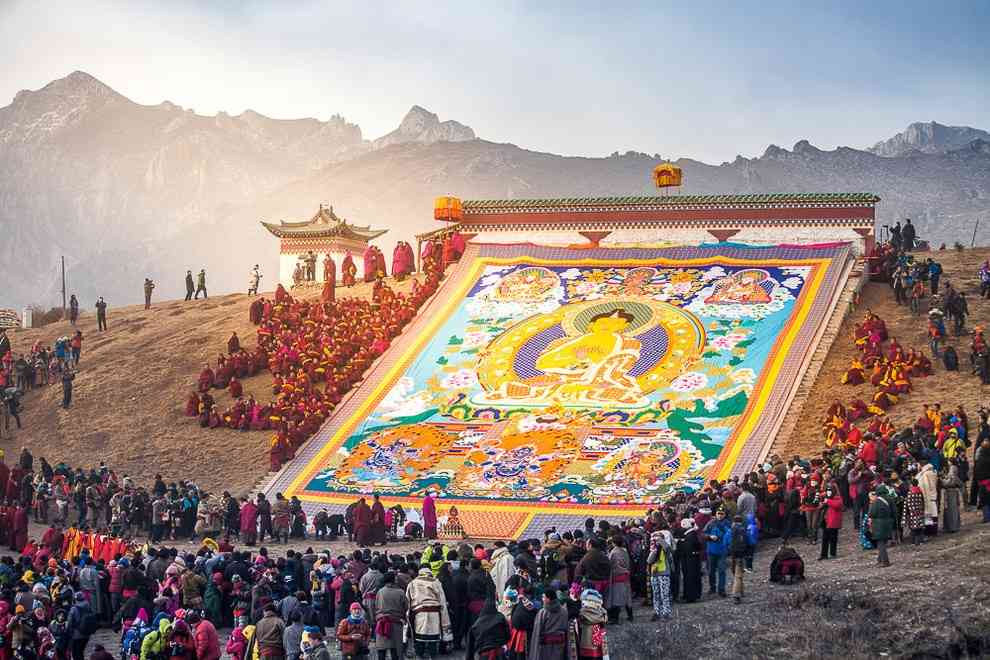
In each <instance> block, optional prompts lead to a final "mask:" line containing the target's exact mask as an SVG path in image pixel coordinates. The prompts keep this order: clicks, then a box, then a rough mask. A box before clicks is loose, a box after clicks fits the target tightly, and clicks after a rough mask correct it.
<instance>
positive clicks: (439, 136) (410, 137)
mask: <svg viewBox="0 0 990 660" xmlns="http://www.w3.org/2000/svg"><path fill="white" fill-rule="evenodd" d="M474 138H475V135H474V131H473V130H471V127H470V126H465V125H464V124H461V123H460V122H456V121H454V120H452V119H450V120H447V121H444V122H441V121H440V118H439V117H437V116H436V115H435V114H433V113H432V112H430V111H429V110H427V109H426V108H421V107H419V106H418V105H414V106H413V107H412V109H411V110H409V112H408V114H406V116H405V118H404V119H403V120H402V123H401V124H399V127H398V128H397V129H395V130H394V131H392V132H391V133H389V134H388V135H383V136H382V137H380V138H378V139H377V140H375V141H374V142H372V143H371V144H372V146H373V148H375V149H383V148H384V147H390V146H392V145H393V144H406V143H407V142H425V143H427V144H432V143H434V142H464V141H466V140H473V139H474Z"/></svg>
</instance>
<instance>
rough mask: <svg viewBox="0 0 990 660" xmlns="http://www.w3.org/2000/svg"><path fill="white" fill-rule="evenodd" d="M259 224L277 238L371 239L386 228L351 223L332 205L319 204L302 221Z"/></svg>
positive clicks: (382, 232) (384, 231)
mask: <svg viewBox="0 0 990 660" xmlns="http://www.w3.org/2000/svg"><path fill="white" fill-rule="evenodd" d="M261 225H262V226H263V227H264V228H265V229H267V230H268V231H270V232H271V233H272V234H274V235H275V236H278V237H279V238H323V237H331V236H339V237H341V238H351V239H355V240H359V241H365V242H367V241H371V240H373V239H376V238H378V237H379V236H381V235H382V234H385V233H386V232H387V231H388V230H387V229H372V228H371V226H370V225H365V226H363V227H362V226H358V225H352V224H351V223H349V222H347V220H345V219H343V218H340V217H338V216H337V214H336V213H334V212H333V207H332V206H320V210H319V211H317V212H316V214H315V215H314V216H313V217H312V218H310V219H309V220H304V221H302V222H286V221H285V220H281V221H279V223H278V224H274V223H271V222H264V221H262V223H261Z"/></svg>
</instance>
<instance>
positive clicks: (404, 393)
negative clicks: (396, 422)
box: [375, 376, 430, 420]
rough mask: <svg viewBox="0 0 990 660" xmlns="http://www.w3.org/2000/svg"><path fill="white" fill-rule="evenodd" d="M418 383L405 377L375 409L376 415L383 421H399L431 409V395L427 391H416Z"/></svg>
mask: <svg viewBox="0 0 990 660" xmlns="http://www.w3.org/2000/svg"><path fill="white" fill-rule="evenodd" d="M415 387H416V383H415V382H414V381H413V379H412V378H409V377H408V376H403V377H402V378H400V379H399V380H398V382H396V384H395V386H393V387H392V389H391V390H389V392H388V394H386V395H385V398H384V399H382V402H381V403H379V404H378V407H377V408H376V409H375V414H376V415H377V416H379V417H381V418H382V419H387V420H390V419H397V418H400V417H413V416H415V415H418V414H420V413H422V412H424V411H425V410H426V409H427V408H429V407H430V393H429V392H428V391H427V390H420V391H418V392H417V391H415Z"/></svg>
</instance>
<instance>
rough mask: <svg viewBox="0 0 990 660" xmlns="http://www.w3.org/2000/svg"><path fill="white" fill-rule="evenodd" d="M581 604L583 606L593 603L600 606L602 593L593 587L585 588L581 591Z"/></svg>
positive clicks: (592, 604)
mask: <svg viewBox="0 0 990 660" xmlns="http://www.w3.org/2000/svg"><path fill="white" fill-rule="evenodd" d="M581 605H583V606H585V607H587V606H594V605H597V606H599V607H601V605H602V595H601V594H600V593H598V592H597V591H595V590H594V589H585V590H584V591H582V592H581Z"/></svg>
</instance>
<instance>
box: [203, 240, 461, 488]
mask: <svg viewBox="0 0 990 660" xmlns="http://www.w3.org/2000/svg"><path fill="white" fill-rule="evenodd" d="M455 236H456V235H455ZM458 245H459V247H457V246H458ZM376 250H377V248H374V249H371V248H369V253H368V254H366V261H367V260H368V259H372V260H373V262H374V264H377V265H376V266H375V267H376V268H381V269H384V257H383V256H382V253H381V251H380V250H377V251H376ZM410 250H411V246H409V245H408V244H407V243H405V244H402V245H400V246H397V247H396V250H395V255H394V259H393V275H394V274H395V272H396V270H395V266H396V265H398V266H400V269H399V273H400V276H399V278H400V279H403V278H404V277H405V276H406V275H407V274H408V273H407V272H406V270H405V269H406V268H409V269H411V268H412V257H411V254H410ZM462 251H463V242H461V243H457V242H456V241H455V240H454V237H453V236H452V237H450V238H448V239H447V240H446V241H443V242H440V241H437V242H429V243H427V244H426V246H425V247H424V250H423V253H422V259H423V275H424V282H423V283H422V284H420V282H419V280H418V279H415V278H414V279H413V283H412V291H411V292H410V293H408V294H405V293H396V292H395V291H393V290H392V288H391V287H390V286H389V285H388V284H387V283H386V281H385V279H384V272H383V271H382V270H379V271H378V272H377V275H376V276H375V277H374V278H373V279H372V281H374V282H375V285H374V288H373V293H372V298H371V300H367V299H363V298H353V297H345V298H340V299H337V297H336V295H335V294H334V293H333V287H334V282H335V278H336V276H335V266H334V263H333V260H332V259H330V258H329V257H327V260H325V262H324V267H325V268H324V270H325V278H326V285H327V286H328V287H330V291H331V293H330V294H326V292H325V293H324V295H323V296H321V298H320V299H318V300H303V299H297V298H294V297H293V296H292V295H291V294H290V293H289V292H288V291H287V290H286V289H285V288H284V287H283V286H282V285H281V284H279V285H278V286H277V288H276V290H275V295H274V298H273V299H267V298H265V297H259V298H258V299H256V300H255V301H253V302H252V304H251V307H250V309H249V318H250V320H251V322H252V323H254V324H255V325H257V326H258V331H257V338H258V341H257V345H256V347H255V348H254V349H251V350H248V349H247V348H245V347H243V346H242V345H241V342H240V338H239V337H237V335H236V333H235V334H234V335H232V336H231V338H230V339H229V340H228V342H227V347H226V348H227V352H226V354H221V355H220V356H219V357H218V359H217V362H216V365H215V367H214V366H211V365H205V366H204V368H203V370H202V371H201V372H200V375H199V379H198V381H197V387H196V390H195V391H193V392H191V393H190V395H189V398H188V400H187V402H186V409H185V410H186V414H187V415H188V416H190V417H195V418H197V419H198V421H199V424H200V426H202V427H204V428H206V427H209V428H231V429H239V430H243V431H248V430H261V431H272V432H273V436H272V440H271V443H270V451H269V456H270V464H271V469H272V470H273V471H277V470H278V469H280V468H281V466H282V465H283V464H284V463H285V462H287V461H289V460H292V458H294V456H295V452H296V450H297V449H298V448H299V447H300V446H301V445H302V444H303V443H304V442H305V441H306V440H307V439H308V438H309V437H310V436H312V435H313V434H314V433H315V432H316V431H317V430H318V429H319V428H320V426H321V425H322V424H323V422H324V421H325V420H326V419H327V417H328V416H329V415H330V413H331V412H332V411H333V409H334V408H335V406H336V405H337V404H339V403H340V401H341V399H342V398H343V396H344V395H345V394H347V392H349V391H350V390H351V389H352V388H353V387H354V386H355V385H356V384H357V383H359V382H360V381H361V379H362V378H363V376H364V373H365V371H367V370H368V368H369V367H370V366H371V365H372V363H373V362H374V361H375V360H376V359H377V358H378V357H379V356H381V355H382V354H383V353H384V352H385V351H386V350H388V348H389V346H390V345H391V342H392V341H393V340H394V339H395V338H396V337H398V336H399V334H400V333H401V332H402V330H403V328H405V326H406V325H408V324H409V322H410V321H412V320H413V318H414V317H415V316H416V313H417V312H418V311H419V309H420V307H421V306H422V305H423V304H424V303H425V302H426V301H427V300H428V299H429V298H430V297H431V296H432V295H433V294H434V293H435V292H436V290H437V287H438V286H439V284H440V279H441V277H442V276H443V272H444V268H445V267H446V266H448V265H449V264H450V263H452V262H453V261H454V260H456V259H457V258H459V257H460V254H461V253H462ZM345 266H346V264H345ZM365 272H366V273H367V272H368V270H367V264H366V270H365ZM344 276H345V282H346V277H347V270H346V269H345V273H344ZM266 368H267V369H268V370H269V371H270V372H271V374H272V398H271V399H270V400H269V401H268V402H261V401H258V400H257V399H256V398H255V397H254V396H251V395H249V396H247V397H245V396H244V392H243V387H242V385H241V380H242V379H244V378H247V377H250V376H253V375H255V374H256V373H257V372H258V371H260V370H262V369H266ZM216 389H226V390H227V391H228V392H229V394H230V396H231V398H232V399H233V401H234V403H233V404H232V405H231V406H230V407H229V408H227V409H226V410H223V411H221V410H220V409H219V408H218V406H217V404H216V403H215V400H214V397H213V395H212V394H211V392H212V391H213V390H216Z"/></svg>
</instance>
